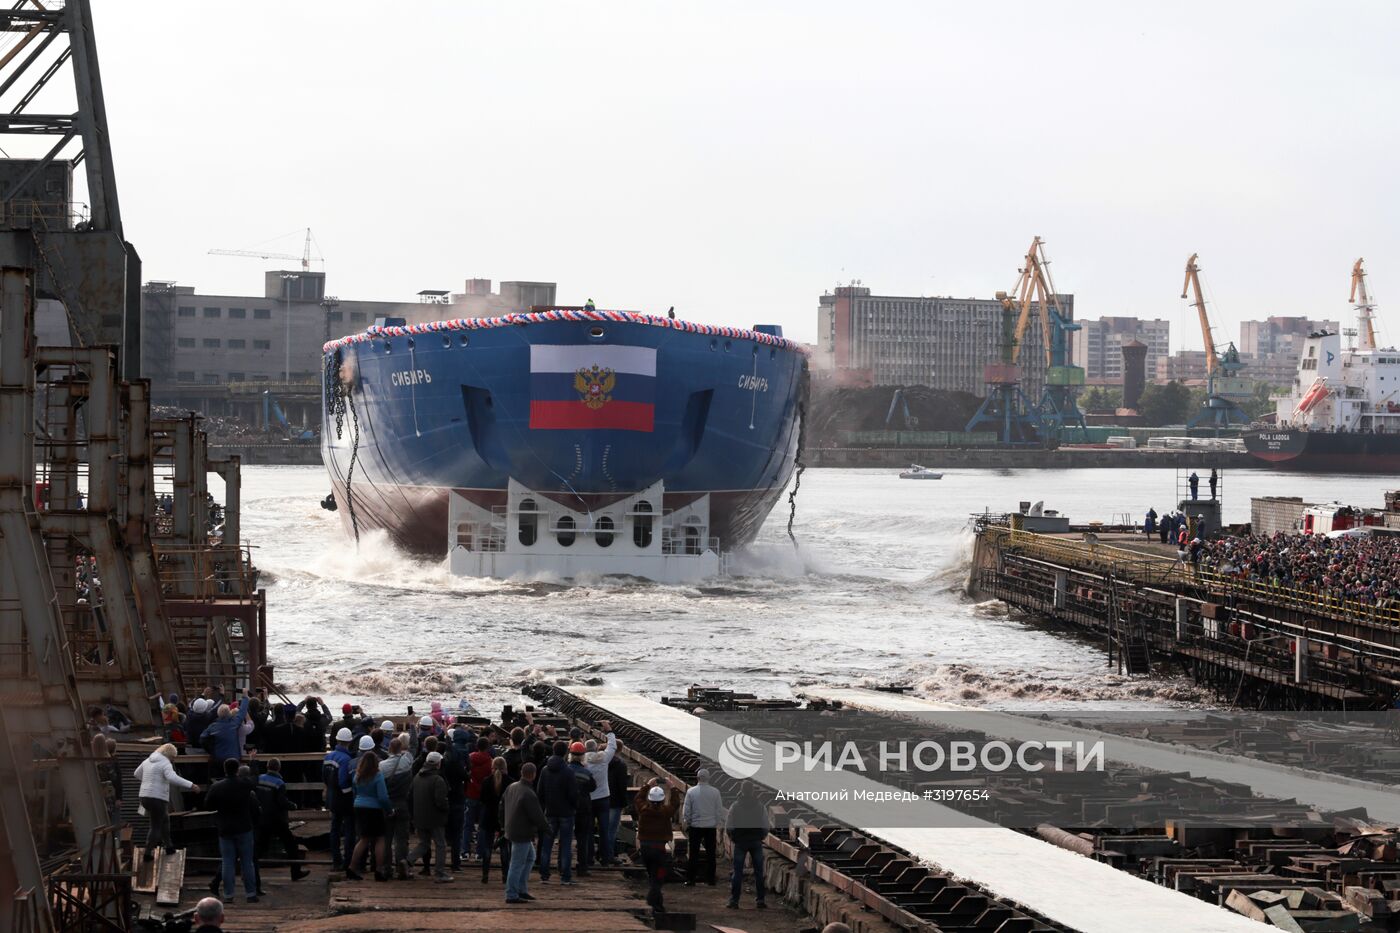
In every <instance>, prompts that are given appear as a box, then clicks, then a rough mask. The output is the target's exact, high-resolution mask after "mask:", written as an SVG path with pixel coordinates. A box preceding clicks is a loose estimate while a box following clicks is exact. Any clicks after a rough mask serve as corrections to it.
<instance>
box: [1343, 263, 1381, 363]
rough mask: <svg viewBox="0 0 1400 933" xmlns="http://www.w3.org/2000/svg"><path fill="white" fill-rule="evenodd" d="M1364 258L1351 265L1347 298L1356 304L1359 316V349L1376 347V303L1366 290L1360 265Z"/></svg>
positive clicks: (1363, 271)
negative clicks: (1348, 295) (1348, 296)
mask: <svg viewBox="0 0 1400 933" xmlns="http://www.w3.org/2000/svg"><path fill="white" fill-rule="evenodd" d="M1365 261H1366V260H1364V259H1358V260H1356V265H1354V266H1352V267H1351V298H1350V299H1348V300H1349V301H1350V302H1351V303H1352V304H1353V305H1355V306H1356V313H1357V316H1358V317H1360V318H1361V327H1360V328H1359V330H1360V333H1361V349H1362V350H1374V349H1376V316H1375V314H1376V305H1375V302H1373V301H1371V295H1370V293H1369V292H1368V291H1367V290H1366V269H1365V267H1364V266H1363V265H1362V263H1364V262H1365ZM1357 295H1360V296H1361V300H1360V301H1357V300H1356V296H1357Z"/></svg>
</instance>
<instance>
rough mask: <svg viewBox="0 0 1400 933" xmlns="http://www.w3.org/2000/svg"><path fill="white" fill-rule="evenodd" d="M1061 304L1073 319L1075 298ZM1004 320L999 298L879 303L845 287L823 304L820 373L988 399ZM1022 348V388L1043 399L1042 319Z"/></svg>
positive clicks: (851, 381) (849, 381)
mask: <svg viewBox="0 0 1400 933" xmlns="http://www.w3.org/2000/svg"><path fill="white" fill-rule="evenodd" d="M1059 298H1060V303H1061V305H1062V307H1063V308H1064V311H1065V312H1066V314H1068V315H1069V316H1070V317H1071V318H1072V317H1073V312H1074V296H1073V295H1060V296H1059ZM1003 313H1004V309H1003V307H1002V303H1001V302H1000V301H999V300H997V299H995V298H947V297H927V298H925V297H899V296H890V295H873V294H871V290H870V289H869V288H868V287H866V286H863V285H843V286H840V287H838V288H836V289H835V290H834V291H832V292H828V293H827V294H825V295H822V296H821V298H820V300H819V304H818V307H817V353H816V355H815V357H814V359H813V363H814V368H815V369H817V371H818V374H819V375H821V374H824V377H825V378H828V379H830V380H831V381H832V382H833V383H835V384H837V385H847V386H880V385H895V386H898V385H925V386H929V387H930V388H934V389H943V390H947V391H956V392H970V393H973V394H974V395H983V394H985V391H986V387H985V384H984V382H983V367H984V366H985V365H986V364H988V363H993V362H995V361H996V360H997V359H998V358H999V356H1000V349H1001V343H1002V340H1003ZM1022 344H1023V352H1022V353H1021V358H1020V365H1021V370H1022V372H1021V376H1022V385H1023V387H1024V391H1025V392H1026V393H1027V394H1028V395H1031V396H1035V397H1038V396H1039V393H1040V391H1041V389H1042V387H1043V386H1044V382H1045V367H1046V360H1045V354H1044V353H1043V352H1042V351H1041V349H1040V348H1041V346H1042V338H1041V333H1040V320H1039V315H1038V314H1035V315H1032V316H1031V320H1030V324H1029V327H1028V328H1027V331H1026V334H1025V337H1024V339H1023V340H1022Z"/></svg>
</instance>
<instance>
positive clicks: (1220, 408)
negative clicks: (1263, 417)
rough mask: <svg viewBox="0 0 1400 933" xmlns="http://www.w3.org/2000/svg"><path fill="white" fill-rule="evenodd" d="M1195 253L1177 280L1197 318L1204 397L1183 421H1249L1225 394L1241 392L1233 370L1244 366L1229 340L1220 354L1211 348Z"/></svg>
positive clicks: (1195, 423)
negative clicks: (1202, 354) (1191, 298)
mask: <svg viewBox="0 0 1400 933" xmlns="http://www.w3.org/2000/svg"><path fill="white" fill-rule="evenodd" d="M1198 255H1199V254H1198V253H1192V254H1191V258H1190V259H1188V260H1186V280H1185V281H1184V282H1182V283H1181V297H1182V298H1187V297H1188V295H1187V292H1188V291H1189V292H1191V293H1192V294H1193V295H1194V297H1195V300H1194V301H1192V306H1193V307H1195V309H1196V315H1197V317H1199V318H1200V322H1201V340H1202V341H1204V344H1205V351H1206V352H1205V357H1206V400H1205V401H1204V402H1203V403H1201V410H1200V411H1198V412H1196V414H1195V415H1194V416H1193V417H1192V418H1191V420H1190V421H1188V422H1186V426H1187V427H1188V428H1194V427H1198V426H1200V425H1202V424H1205V425H1207V426H1209V427H1213V428H1215V429H1216V430H1217V431H1219V430H1220V429H1221V428H1228V427H1230V426H1231V425H1234V424H1248V423H1249V416H1248V415H1246V414H1245V413H1244V412H1243V411H1242V410H1241V409H1240V406H1238V405H1236V404H1235V403H1234V402H1233V401H1231V400H1230V399H1229V398H1227V397H1226V395H1225V393H1230V394H1241V392H1242V390H1241V383H1242V380H1240V379H1237V378H1236V377H1235V374H1236V373H1237V372H1239V371H1240V370H1241V369H1243V368H1244V364H1243V363H1241V362H1240V352H1239V351H1238V350H1236V349H1235V344H1234V342H1233V341H1231V342H1230V347H1229V349H1227V350H1226V351H1225V354H1224V356H1223V357H1222V356H1221V355H1220V354H1218V353H1216V351H1215V340H1214V338H1213V337H1211V332H1210V317H1209V316H1208V315H1207V314H1206V300H1205V297H1204V295H1203V294H1202V293H1201V269H1200V267H1199V266H1198V265H1196V257H1197V256H1198Z"/></svg>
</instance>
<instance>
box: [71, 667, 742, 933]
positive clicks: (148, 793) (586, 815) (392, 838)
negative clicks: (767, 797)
mask: <svg viewBox="0 0 1400 933" xmlns="http://www.w3.org/2000/svg"><path fill="white" fill-rule="evenodd" d="M162 700H163V702H162V707H163V709H165V710H167V711H168V713H167V715H165V716H164V717H163V718H164V727H165V738H166V739H167V741H165V742H164V743H162V744H161V745H159V747H157V748H155V749H154V750H153V751H152V752H151V753H150V754H149V755H148V756H147V757H146V758H145V760H143V761H142V762H141V764H140V765H139V767H137V768H136V769H135V771H134V773H132V774H131V775H129V776H128V775H123V774H122V773H121V769H120V767H119V766H118V765H117V761H116V758H115V744H116V743H115V740H114V739H113V738H112V737H111V735H110V734H109V733H112V732H115V731H116V730H117V727H116V726H115V725H113V723H112V720H111V715H109V713H110V714H115V713H116V711H115V710H114V709H113V710H106V709H102V708H95V709H94V710H93V712H92V717H91V723H90V725H91V726H92V727H93V730H94V736H93V747H94V750H95V751H96V750H98V747H99V743H100V746H101V755H100V758H99V773H100V776H101V777H102V780H103V782H104V784H106V785H107V786H108V788H110V789H111V791H112V793H111V794H110V795H109V797H112V796H114V797H115V802H114V803H113V806H112V813H113V815H114V816H116V814H117V812H118V806H119V804H120V799H121V796H122V790H121V788H122V786H123V784H124V783H127V782H126V781H124V780H123V778H124V777H127V778H129V779H132V780H134V782H136V784H137V785H138V786H139V792H138V796H139V799H140V811H139V812H140V813H141V814H143V815H144V816H145V817H146V818H147V820H148V822H149V829H148V831H147V835H146V839H145V843H144V853H145V855H146V856H147V857H150V856H152V855H153V854H154V853H155V851H156V850H157V849H164V850H165V851H166V852H173V851H174V841H173V836H172V832H171V821H170V813H171V811H172V809H179V808H180V807H181V805H182V803H183V801H182V798H181V797H180V796H179V795H181V794H191V795H195V796H200V795H202V801H201V802H200V804H199V809H203V810H207V811H212V812H213V815H214V826H215V830H216V832H217V835H218V847H219V853H220V862H221V865H220V867H221V871H220V872H219V874H217V875H216V876H215V877H214V879H213V881H212V882H211V884H210V885H209V889H210V893H211V894H213V895H218V894H220V893H221V894H222V895H223V902H220V901H218V900H217V899H211V900H212V903H213V904H215V905H218V907H219V912H220V913H222V910H223V903H226V902H228V901H230V900H231V899H232V898H233V897H234V894H235V880H236V878H237V876H239V875H241V876H242V885H243V890H244V895H245V898H246V900H247V901H248V902H249V903H256V902H257V901H258V900H259V899H260V898H262V897H265V896H266V893H265V890H264V888H263V885H262V873H261V869H260V863H261V862H263V861H264V860H265V859H266V858H267V856H268V853H269V852H270V851H271V850H272V847H273V844H274V843H275V844H277V845H278V846H279V847H280V848H281V850H282V854H283V857H284V860H285V862H286V864H288V865H289V867H290V872H291V878H292V880H294V881H296V880H299V879H301V878H303V877H305V876H306V875H307V874H308V872H307V871H306V868H305V867H304V864H303V862H304V860H305V853H304V852H303V850H302V846H301V844H300V842H299V841H298V839H297V837H296V835H295V834H294V833H293V832H292V829H291V819H292V814H293V812H294V811H295V810H296V809H297V808H296V805H295V803H294V802H293V797H292V795H291V794H290V793H289V789H288V786H287V785H288V783H289V782H291V783H293V784H296V785H299V789H300V790H304V789H305V787H306V786H307V784H308V783H310V784H312V785H314V784H316V783H318V782H319V784H320V785H321V787H323V788H324V796H323V797H322V798H321V800H320V801H318V803H323V804H324V808H325V810H327V811H329V815H330V829H329V844H330V858H331V863H332V865H331V868H332V871H336V872H344V876H345V878H346V879H348V880H351V881H359V880H363V879H364V877H365V876H366V875H368V874H370V873H372V874H373V875H374V877H375V879H376V880H377V881H386V882H387V881H390V880H399V881H406V880H410V879H412V878H413V877H414V876H415V874H416V875H417V876H419V877H429V876H430V877H431V878H432V879H433V880H435V881H437V882H439V883H444V884H450V883H453V882H454V881H455V880H456V879H455V876H454V873H456V872H461V871H462V870H463V869H464V868H465V866H466V865H467V863H469V862H474V863H476V867H478V868H479V870H480V880H481V883H482V884H489V883H490V882H491V875H492V862H493V860H494V861H496V862H497V864H498V866H499V878H500V883H502V884H503V885H504V899H505V902H506V903H507V904H519V903H524V902H527V901H530V900H533V899H534V896H533V895H532V894H531V893H530V891H529V882H530V876H531V874H535V875H536V876H537V878H538V881H539V882H541V883H546V884H547V883H553V882H554V881H555V879H556V874H557V880H558V883H560V884H562V885H575V884H577V883H579V880H580V879H586V878H588V877H589V875H590V874H591V873H592V872H593V871H594V870H595V869H597V868H599V867H600V866H617V865H621V864H624V863H623V861H622V859H621V853H620V851H619V847H618V840H617V837H618V830H619V827H620V825H621V823H622V817H623V813H624V811H625V810H627V809H629V808H630V809H631V811H632V813H633V820H634V828H635V831H636V850H635V856H634V861H635V862H639V863H640V864H641V865H643V866H644V867H645V868H646V870H647V874H648V877H649V879H650V883H649V888H648V893H647V903H648V904H649V905H651V906H652V907H653V909H655V910H658V911H660V910H664V901H663V896H662V891H663V884H664V883H665V882H666V881H667V880H669V879H670V878H671V877H672V876H673V873H674V865H673V860H672V856H671V854H670V853H671V842H672V838H673V826H674V824H675V823H676V822H679V823H680V824H681V826H682V827H683V828H684V829H685V830H686V833H687V841H688V853H689V854H688V865H687V870H686V871H685V873H684V876H683V877H684V878H685V879H686V883H687V884H695V883H700V884H709V885H714V884H715V883H716V848H717V847H716V835H717V833H718V832H719V830H720V827H721V826H723V827H724V828H725V830H726V831H727V833H728V835H729V838H730V841H731V844H732V849H733V866H734V867H733V872H732V875H731V878H730V885H729V895H730V896H729V900H728V902H727V903H728V906H730V907H737V906H738V904H739V899H740V896H741V894H742V891H743V883H744V878H745V867H746V864H747V866H749V871H750V873H751V874H752V877H753V884H754V890H755V899H756V906H758V907H760V908H761V907H764V906H765V900H764V893H765V892H764V887H763V840H764V838H765V837H766V836H767V834H768V828H769V827H768V813H767V807H766V806H765V805H764V803H763V802H761V801H760V800H759V799H758V797H756V796H754V795H753V794H752V793H751V792H748V793H742V794H741V795H740V796H738V797H737V799H735V800H734V801H732V802H731V803H730V805H729V807H728V808H727V809H726V807H725V801H724V800H723V799H722V797H721V794H720V791H719V790H718V789H717V788H716V787H714V786H713V785H712V784H711V783H710V774H709V772H708V771H705V770H701V771H700V772H699V773H698V774H697V776H696V778H695V784H694V786H692V787H690V788H689V789H687V790H686V791H685V793H684V794H682V793H681V792H680V788H679V787H675V786H672V787H669V788H668V787H667V786H666V785H665V784H663V783H662V782H661V781H660V780H659V779H656V780H652V781H650V782H649V783H647V784H645V785H644V786H642V787H640V788H638V789H636V790H635V792H633V791H632V789H631V788H630V785H631V782H632V777H633V776H632V774H631V772H630V771H629V769H628V767H627V764H626V760H625V758H624V756H622V755H621V754H619V752H620V751H621V747H622V746H621V744H620V743H619V742H618V740H617V737H616V735H615V734H613V732H612V726H611V723H608V722H602V723H600V724H599V726H600V730H601V738H594V737H591V736H587V735H585V734H584V733H583V732H582V731H581V730H580V729H578V728H574V729H571V730H568V731H567V732H563V731H560V730H557V729H556V728H555V727H554V726H552V725H540V724H534V725H530V726H529V727H528V728H527V727H526V725H525V724H522V725H517V726H515V727H514V728H511V729H509V730H506V729H505V728H503V727H498V726H495V725H490V724H483V723H481V722H480V720H479V719H476V720H475V722H474V723H473V722H472V721H469V720H471V719H472V717H467V716H453V715H451V714H449V713H448V712H447V711H445V710H444V709H443V708H442V706H441V704H439V703H436V702H435V703H433V704H432V708H431V710H430V712H429V713H428V714H427V715H424V716H422V717H418V718H410V719H407V720H399V721H395V720H383V721H382V722H378V723H376V722H375V721H374V720H372V719H371V718H370V717H368V716H366V715H365V714H364V713H363V711H362V710H361V709H360V708H359V707H357V706H354V705H352V704H348V703H347V704H345V705H344V706H343V707H342V708H341V715H340V716H339V717H333V716H332V714H331V712H330V710H329V709H328V708H327V707H326V705H325V703H324V702H322V701H321V700H320V699H319V698H317V697H307V698H306V699H304V700H303V701H302V702H301V703H299V704H296V705H292V704H278V703H273V702H269V700H268V697H267V694H266V692H265V691H257V692H255V693H248V692H244V693H243V694H241V695H239V696H224V695H223V694H222V692H221V691H220V689H219V688H217V687H211V688H208V689H206V690H204V691H203V693H202V694H201V695H200V696H199V697H197V698H195V699H194V700H192V701H191V702H190V703H189V704H188V706H186V704H184V703H183V702H181V701H180V699H179V698H178V697H174V696H172V697H169V698H162ZM409 712H410V714H411V713H412V708H411V707H410V708H409ZM182 750H188V751H197V750H203V751H204V752H206V753H207V754H208V760H209V765H208V779H207V781H206V780H204V779H201V778H200V777H199V775H198V774H193V775H191V774H190V772H189V770H188V769H185V771H186V773H185V775H182V774H181V773H179V771H177V770H176V765H177V764H178V763H179V762H180V757H181V752H182ZM307 753H315V754H320V755H321V760H320V761H319V763H315V762H312V761H308V760H307V759H308V758H309V757H311V756H310V755H308V754H307ZM279 755H287V756H289V758H294V759H295V760H288V761H286V762H283V761H282V760H281V759H280V758H279V757H278V756H279ZM313 775H314V777H313ZM220 889H222V890H220ZM205 907H206V905H205V904H204V903H203V902H202V903H201V905H200V909H201V914H200V916H201V918H203V917H204V914H205V913H206V912H207V911H205V910H204V908H205ZM212 909H213V908H212V907H210V908H209V910H210V911H212ZM211 915H212V914H211ZM211 928H217V924H213V925H212V926H211Z"/></svg>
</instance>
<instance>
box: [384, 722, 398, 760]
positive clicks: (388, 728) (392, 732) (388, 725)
mask: <svg viewBox="0 0 1400 933" xmlns="http://www.w3.org/2000/svg"><path fill="white" fill-rule="evenodd" d="M379 732H380V738H379V747H380V748H381V749H383V750H384V751H386V752H387V751H388V750H389V743H390V742H392V741H394V736H396V735H398V734H399V730H397V729H395V728H394V721H393V720H392V719H386V720H384V721H383V722H381V723H380V724H379Z"/></svg>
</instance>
